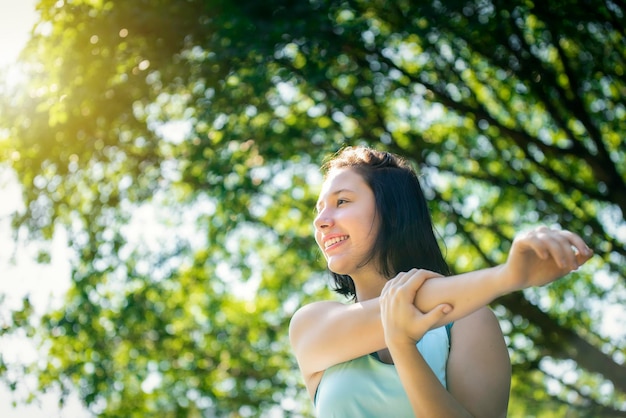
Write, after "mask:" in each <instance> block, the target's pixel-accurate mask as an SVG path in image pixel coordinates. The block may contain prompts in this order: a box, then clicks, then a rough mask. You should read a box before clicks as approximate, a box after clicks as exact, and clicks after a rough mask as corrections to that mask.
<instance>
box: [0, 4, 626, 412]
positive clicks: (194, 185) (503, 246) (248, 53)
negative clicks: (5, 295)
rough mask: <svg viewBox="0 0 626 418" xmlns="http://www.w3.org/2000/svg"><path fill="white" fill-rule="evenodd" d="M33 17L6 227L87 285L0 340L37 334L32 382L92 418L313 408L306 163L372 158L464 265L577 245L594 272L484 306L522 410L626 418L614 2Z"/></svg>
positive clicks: (12, 94)
mask: <svg viewBox="0 0 626 418" xmlns="http://www.w3.org/2000/svg"><path fill="white" fill-rule="evenodd" d="M38 10H39V12H40V14H41V18H40V22H39V23H38V24H37V25H36V27H35V28H34V31H33V38H32V40H31V42H30V43H29V45H28V46H27V48H26V50H25V51H24V53H23V55H22V58H21V66H22V71H23V73H24V74H25V78H26V79H27V80H28V82H27V84H25V85H24V86H21V87H19V88H17V87H16V86H12V85H9V84H5V85H4V86H3V87H2V91H1V93H2V97H1V99H0V106H1V109H0V127H2V130H1V131H0V135H1V137H0V161H2V162H3V167H4V169H5V170H11V171H13V172H14V173H16V175H17V178H18V180H19V183H20V184H21V185H22V187H23V199H24V208H23V210H21V211H19V212H18V213H16V214H15V216H14V221H13V225H14V229H15V231H16V233H18V235H19V233H21V232H23V231H27V232H28V233H29V236H30V238H31V239H43V240H49V239H51V238H52V237H53V235H54V234H55V231H57V232H58V231H59V230H62V231H65V232H66V233H67V237H68V246H69V247H70V248H71V249H72V253H73V254H74V257H73V259H72V288H71V290H70V292H69V293H68V295H67V297H66V302H65V305H64V306H63V308H62V309H58V310H54V311H52V312H49V313H47V314H46V315H44V316H43V317H41V318H36V316H35V315H34V314H33V313H32V309H31V308H30V305H29V302H28V300H26V301H25V303H24V308H23V309H22V310H21V311H17V312H14V313H13V316H12V317H11V318H9V319H8V320H6V321H5V323H4V324H3V325H2V328H0V330H1V334H0V335H9V334H11V333H14V332H17V330H20V329H22V330H23V329H27V330H28V333H29V335H33V336H37V338H38V339H39V340H40V341H41V344H42V348H41V349H42V352H45V354H46V355H47V357H46V360H44V361H42V362H38V363H37V364H33V365H30V366H29V367H28V368H27V369H26V370H24V371H23V373H25V374H27V375H33V376H36V377H37V379H38V382H39V389H40V390H41V391H45V390H48V389H50V388H53V387H58V388H61V390H62V391H63V392H68V391H70V390H77V391H78V393H79V395H80V398H81V399H82V400H83V401H84V403H85V404H86V405H87V407H88V408H89V409H90V410H91V411H92V412H94V413H97V414H99V415H102V416H144V415H145V414H147V413H148V414H149V413H155V412H156V411H159V413H161V414H164V415H166V416H168V415H171V416H197V415H205V416H212V415H216V416H268V415H269V414H271V413H272V412H274V413H278V412H281V413H283V414H284V415H294V416H295V415H306V414H309V413H310V405H309V401H308V400H307V399H306V398H305V394H304V393H303V392H304V391H303V389H302V386H301V383H300V378H299V375H298V373H297V366H296V364H295V362H294V359H293V357H292V356H291V354H290V352H289V347H288V342H287V339H286V332H287V324H288V321H289V318H290V316H291V314H292V313H293V312H294V310H295V309H296V308H297V307H298V306H300V305H301V304H303V303H306V302H308V301H310V300H313V299H317V298H320V297H329V294H328V290H327V289H326V286H327V277H326V275H325V274H324V271H323V270H324V266H323V264H322V263H321V260H320V257H319V254H318V253H317V251H316V249H315V248H314V246H315V245H314V242H313V240H312V239H311V238H310V235H311V228H310V221H311V218H312V208H313V204H314V201H315V198H316V191H317V187H318V186H319V182H320V179H319V174H318V172H317V168H316V167H317V166H319V164H320V163H321V162H322V161H323V159H324V158H325V157H326V156H328V155H329V154H330V153H332V152H334V151H336V150H337V149H338V148H339V147H341V146H342V145H344V144H369V145H372V146H374V147H378V148H382V149H387V150H390V151H392V152H397V153H400V154H402V155H404V156H407V157H409V158H410V159H411V160H413V161H414V162H415V163H416V165H417V166H418V167H419V169H420V171H421V173H422V179H423V181H424V184H423V185H424V187H425V188H426V190H427V192H428V194H429V196H430V198H431V204H432V211H433V218H434V220H435V222H436V225H437V228H438V230H439V232H440V234H441V238H442V241H443V243H444V244H445V248H446V257H447V260H448V262H449V263H450V265H451V267H452V269H453V270H454V271H456V272H463V271H467V270H472V269H477V268H483V267H487V266H490V265H494V264H497V263H501V262H503V261H504V260H505V258H506V253H507V251H508V248H509V246H510V242H511V240H512V238H513V236H514V235H515V233H516V232H517V231H519V230H521V229H523V228H526V227H528V226H530V225H534V224H536V223H538V222H541V223H548V224H551V225H559V226H562V227H564V228H567V229H571V230H573V231H576V232H578V233H580V234H581V235H582V236H583V237H584V238H585V240H586V241H587V242H588V243H589V245H590V246H591V247H592V248H594V250H595V252H596V254H597V255H596V257H595V259H594V260H593V262H591V263H590V264H589V266H588V267H586V268H584V269H582V270H581V271H580V272H576V273H572V274H571V275H569V276H568V277H566V278H564V279H562V280H560V281H558V282H557V283H555V284H553V285H550V286H547V287H545V288H541V289H532V290H528V291H525V292H518V293H515V294H511V295H507V296H504V297H502V298H501V299H499V300H498V301H496V303H495V304H494V306H493V307H494V309H495V310H496V312H497V313H498V315H499V317H500V319H501V324H502V326H503V329H504V331H505V333H506V337H507V342H508V344H509V347H510V349H511V354H512V361H513V365H514V382H513V384H514V386H513V397H512V401H511V407H510V415H511V416H528V415H541V416H551V415H550V413H554V414H555V416H562V415H563V414H565V413H568V414H570V415H572V416H575V415H579V416H588V415H593V416H601V415H607V416H624V415H626V412H624V411H626V373H625V371H626V370H625V367H624V359H625V354H626V347H625V345H624V341H625V340H626V339H624V338H623V337H624V335H623V331H621V330H616V329H612V330H611V329H607V327H603V326H602V325H603V315H608V312H617V313H618V314H620V313H621V314H622V319H623V314H624V312H623V308H622V309H621V310H620V308H619V307H620V306H623V305H624V302H625V300H626V291H625V289H624V285H625V280H624V278H625V277H626V263H625V262H624V261H625V257H626V233H625V230H626V224H625V222H624V213H626V149H625V147H624V144H623V140H622V138H621V136H622V135H623V133H624V132H625V131H626V107H625V105H626V103H625V99H624V98H625V97H626V83H625V82H624V80H625V78H624V71H625V70H626V56H625V55H624V51H625V50H626V48H625V47H626V38H625V37H624V31H625V26H624V13H625V12H626V7H625V5H624V3H623V2H621V1H600V0H586V1H582V2H581V1H575V2H574V1H557V2H536V3H533V2H529V1H507V2H504V1H495V0H492V1H484V0H476V1H447V2H440V1H429V2H409V1H402V0H398V1H394V2H390V1H382V0H381V1H362V0H353V1H332V0H328V1H323V0H309V1H304V2H294V1H286V0H268V1H265V2H255V1H240V2H236V3H233V2H228V1H219V0H204V1H201V0H186V1H180V0H178V1H174V0H159V1H143V0H142V1H135V2H123V1H119V0H110V1H107V2H103V1H98V0H67V1H60V2H59V1H50V0H41V1H40V2H39V4H38ZM146 217H152V218H153V222H152V223H151V224H150V226H149V227H147V228H143V229H142V228H141V221H142V220H143V219H145V218H146ZM43 258H44V259H45V258H46V257H43ZM15 367H16V366H15V365H11V364H6V363H5V362H0V370H5V371H7V370H11V371H12V373H6V374H5V379H7V380H9V383H11V384H13V385H14V386H16V385H17V381H18V380H19V378H17V377H14V376H17V375H18V374H16V373H17V371H16V370H15ZM12 376H13V377H12ZM546 411H551V412H546Z"/></svg>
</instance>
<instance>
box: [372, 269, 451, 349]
mask: <svg viewBox="0 0 626 418" xmlns="http://www.w3.org/2000/svg"><path fill="white" fill-rule="evenodd" d="M433 277H442V276H441V275H440V274H438V273H435V272H432V271H428V270H417V269H413V270H410V271H409V272H406V273H400V274H398V275H397V276H396V277H394V278H393V279H391V280H389V281H388V282H387V283H386V284H385V287H384V288H383V290H382V293H381V295H380V298H379V303H380V314H381V322H382V325H383V331H384V336H385V342H386V344H387V347H390V346H392V345H396V344H411V345H413V346H414V345H415V343H416V342H417V341H419V340H420V339H421V338H422V336H423V335H424V334H425V333H426V332H427V331H428V330H429V329H431V328H432V327H433V326H434V325H435V324H436V323H438V322H439V321H440V320H441V319H442V318H443V317H444V316H445V315H447V314H448V313H450V312H451V311H452V306H451V305H449V304H441V305H438V306H436V307H435V308H434V309H432V310H431V311H429V312H427V313H423V312H421V311H420V310H418V309H417V308H416V307H415V305H414V303H415V296H416V294H417V292H418V290H419V288H420V287H421V286H422V284H424V282H425V281H426V280H428V279H430V278H433Z"/></svg>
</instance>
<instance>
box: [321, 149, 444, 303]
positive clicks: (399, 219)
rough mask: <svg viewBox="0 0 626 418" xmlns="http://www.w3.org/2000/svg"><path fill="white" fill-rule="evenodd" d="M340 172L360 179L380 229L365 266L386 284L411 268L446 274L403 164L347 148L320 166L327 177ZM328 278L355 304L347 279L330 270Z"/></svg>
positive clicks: (411, 174) (414, 182)
mask: <svg viewBox="0 0 626 418" xmlns="http://www.w3.org/2000/svg"><path fill="white" fill-rule="evenodd" d="M340 168H350V169H352V170H354V171H355V172H356V173H358V174H359V175H361V176H362V177H363V179H364V180H365V183H367V185H368V186H369V187H370V188H371V189H372V192H373V193H374V200H375V205H376V212H377V214H378V216H379V218H380V228H379V230H378V236H377V237H376V239H375V241H374V245H373V247H372V249H371V251H370V254H369V256H368V257H367V258H366V260H365V261H364V262H363V263H364V264H366V263H367V262H369V261H372V260H374V261H375V262H376V265H378V267H379V269H380V273H381V274H383V275H384V276H385V277H386V278H387V279H390V278H392V277H394V276H395V275H396V274H398V273H400V272H403V271H408V270H411V269H412V268H419V269H426V270H431V271H435V272H437V273H440V274H443V275H449V274H450V270H449V268H448V265H447V264H446V262H445V260H444V257H443V254H442V253H441V249H440V248H439V245H438V243H437V239H436V238H435V234H434V230H433V224H432V220H431V217H430V212H429V210H428V204H427V201H426V198H425V197H424V193H423V191H422V188H421V186H420V183H419V179H418V177H417V173H416V172H415V170H414V169H413V167H412V166H411V165H410V164H409V162H408V161H407V160H406V159H404V158H403V157H401V156H398V155H396V154H392V153H389V152H385V151H377V150H374V149H371V148H367V147H346V148H343V149H342V150H340V151H339V152H338V153H337V154H335V155H334V156H333V157H332V158H331V159H329V160H328V161H327V162H325V163H324V165H323V166H322V171H323V172H324V174H325V175H328V173H329V172H330V171H332V170H334V169H340ZM331 275H332V277H333V279H334V282H335V283H334V284H335V286H334V289H333V290H335V291H336V292H338V293H340V294H342V295H345V296H346V297H350V298H352V299H355V300H356V290H355V288H354V282H353V281H352V278H351V277H350V276H348V275H343V274H337V273H334V272H332V271H331Z"/></svg>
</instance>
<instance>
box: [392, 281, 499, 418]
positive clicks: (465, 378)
mask: <svg viewBox="0 0 626 418" xmlns="http://www.w3.org/2000/svg"><path fill="white" fill-rule="evenodd" d="M396 280H397V279H396ZM396 280H391V281H389V282H388V283H387V285H386V286H385V288H384V290H383V292H382V295H381V298H380V304H381V321H382V323H383V329H384V333H385V342H386V344H387V348H388V349H389V352H390V354H391V357H392V358H393V361H394V364H395V366H396V369H397V370H398V374H399V376H400V380H401V381H402V385H403V387H404V389H405V391H406V393H407V395H408V397H409V400H410V402H411V406H412V408H413V411H414V413H415V415H416V416H437V417H481V418H482V417H485V418H487V417H489V418H491V417H503V416H506V410H507V405H508V399H509V385H510V379H511V366H510V361H509V357H508V351H507V348H506V345H505V343H504V338H503V337H502V332H501V330H500V326H499V324H498V321H497V320H496V318H495V315H494V314H493V313H492V312H491V311H490V310H489V309H488V308H486V307H484V308H481V309H479V310H477V311H475V312H474V313H472V314H470V315H468V316H466V317H464V318H462V319H460V320H458V321H457V322H455V324H454V326H453V327H452V346H451V350H450V353H449V358H448V364H447V371H446V381H447V385H448V390H446V389H445V388H444V387H443V386H442V385H441V383H440V382H439V380H438V379H437V377H436V376H435V374H434V373H433V371H432V370H431V369H430V367H429V366H428V364H427V363H426V362H425V360H424V359H423V358H422V356H421V354H420V353H419V351H418V350H417V348H416V341H417V340H419V339H420V338H421V337H422V336H423V335H424V333H425V332H426V331H427V330H428V329H429V328H430V327H431V326H432V325H433V324H435V323H437V322H440V321H441V320H442V318H443V317H445V315H446V314H447V313H448V312H450V310H451V307H450V306H449V305H445V304H444V305H439V306H437V307H435V308H434V309H433V310H431V311H429V312H427V313H422V312H420V311H419V310H417V308H415V306H413V305H412V304H411V302H410V301H411V300H412V299H411V298H412V297H414V296H415V292H417V290H418V289H419V287H420V285H421V282H420V281H415V280H411V279H408V278H406V279H405V278H402V279H401V280H398V281H396ZM394 282H395V283H394ZM403 282H404V283H403Z"/></svg>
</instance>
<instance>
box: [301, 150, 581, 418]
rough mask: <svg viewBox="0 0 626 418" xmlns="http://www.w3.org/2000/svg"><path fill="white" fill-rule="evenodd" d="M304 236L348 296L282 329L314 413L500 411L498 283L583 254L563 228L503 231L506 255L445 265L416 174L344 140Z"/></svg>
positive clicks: (545, 272) (559, 269) (565, 264)
mask: <svg viewBox="0 0 626 418" xmlns="http://www.w3.org/2000/svg"><path fill="white" fill-rule="evenodd" d="M323 168H324V171H325V181H324V184H323V187H322V190H321V193H320V196H319V200H318V202H317V216H316V218H315V221H314V227H315V239H316V241H317V244H318V245H319V247H320V249H321V250H322V252H323V254H324V257H325V259H326V261H327V264H328V269H329V270H330V271H331V274H332V276H333V278H334V280H335V284H336V289H335V290H337V291H338V292H339V293H341V294H344V295H346V296H349V297H352V298H353V301H354V303H352V304H343V303H339V302H333V301H324V302H316V303H313V304H310V305H307V306H304V307H302V308H300V309H299V310H298V311H297V312H296V313H295V315H294V316H293V318H292V320H291V324H290V330H289V334H290V340H291V344H292V347H293V350H294V353H295V355H296V358H297V360H298V364H299V367H300V370H301V372H302V375H303V377H304V381H305V385H306V387H307V390H308V392H309V394H310V396H311V398H312V400H313V402H314V404H315V409H316V413H317V415H318V416H319V417H321V418H328V417H342V418H345V417H351V418H359V417H387V416H389V417H411V416H418V417H472V416H474V417H501V416H505V415H506V410H507V405H508V397H509V387H510V379H511V366H510V360H509V357H508V351H507V347H506V345H505V343H504V339H503V336H502V332H501V330H500V327H499V324H498V321H497V319H496V318H495V316H494V314H493V313H492V312H491V311H490V310H489V309H488V308H487V307H486V305H487V304H488V303H489V302H491V301H492V300H494V299H495V298H497V297H498V296H500V295H503V294H506V293H509V292H513V291H515V290H519V289H523V288H526V287H529V286H538V285H543V284H546V283H549V282H551V281H553V280H555V279H557V278H559V277H561V276H563V275H565V274H567V273H568V272H570V271H571V270H574V269H576V268H578V267H579V266H580V265H581V264H583V263H584V262H586V261H587V260H588V259H589V258H590V257H591V255H592V252H591V250H590V249H589V248H588V247H587V245H586V244H585V243H584V242H583V240H582V239H581V238H580V237H579V236H577V235H576V234H573V233H571V232H569V231H556V230H550V229H548V228H545V227H542V228H539V229H537V230H534V231H531V232H529V233H528V234H526V235H523V236H519V237H517V238H516V239H515V240H514V241H513V245H512V247H511V250H510V253H509V257H508V260H507V262H506V263H505V264H503V265H500V266H497V267H493V268H489V269H485V270H479V271H475V272H471V273H466V274H461V275H457V276H451V277H445V275H446V274H448V268H447V266H446V263H445V261H444V259H443V256H442V254H441V251H440V249H439V247H438V245H437V241H436V239H435V236H434V233H433V227H432V222H431V219H430V214H429V212H428V208H427V203H426V200H425V198H424V195H423V193H422V190H421V188H420V185H419V182H418V179H417V176H416V174H415V172H414V171H413V170H412V168H411V167H410V165H409V164H408V163H407V162H406V161H405V160H404V159H402V158H401V157H398V156H396V155H393V154H390V153H386V152H379V151H375V150H372V149H368V148H363V147H356V148H352V147H349V148H345V149H343V150H342V151H341V152H340V153H338V154H337V155H336V156H335V157H334V158H333V159H331V160H330V161H329V162H327V163H326V164H325V166H324V167H323Z"/></svg>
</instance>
